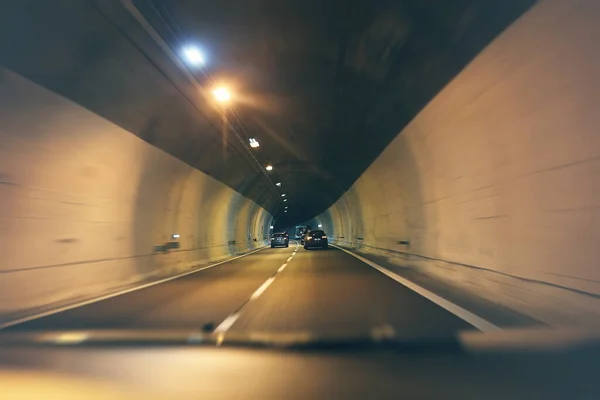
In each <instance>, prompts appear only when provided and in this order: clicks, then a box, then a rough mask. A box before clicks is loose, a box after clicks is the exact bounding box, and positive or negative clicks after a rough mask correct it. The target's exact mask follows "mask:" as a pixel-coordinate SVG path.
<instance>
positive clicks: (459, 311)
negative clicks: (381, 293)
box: [332, 245, 502, 332]
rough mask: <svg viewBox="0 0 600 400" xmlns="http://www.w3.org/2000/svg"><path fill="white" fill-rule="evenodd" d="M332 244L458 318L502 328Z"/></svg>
mask: <svg viewBox="0 0 600 400" xmlns="http://www.w3.org/2000/svg"><path fill="white" fill-rule="evenodd" d="M332 246H333V247H335V248H337V249H339V250H341V251H343V252H345V253H347V254H350V255H351V256H353V257H355V258H357V259H359V260H360V261H362V262H364V263H365V264H367V265H370V266H371V267H373V268H375V269H376V270H378V271H379V272H381V273H382V274H384V275H387V276H388V277H390V278H392V279H393V280H395V281H396V282H398V283H400V284H402V285H404V286H406V287H407V288H409V289H411V290H413V291H415V292H417V293H418V294H420V295H421V296H423V297H425V298H426V299H428V300H430V301H432V302H434V303H435V304H437V305H438V306H440V307H442V308H443V309H445V310H447V311H449V312H451V313H452V314H454V315H456V316H457V317H458V318H460V319H462V320H463V321H466V322H468V323H469V324H471V325H473V326H474V327H475V328H477V329H479V330H480V331H483V332H492V331H499V330H501V329H502V328H500V327H499V326H497V325H494V324H492V323H491V322H489V321H486V320H485V319H483V318H481V317H479V316H477V315H475V314H473V313H472V312H470V311H467V310H465V309H464V308H462V307H461V306H459V305H457V304H454V303H452V302H450V301H448V300H446V299H444V298H443V297H440V296H438V295H437V294H435V293H433V292H431V291H429V290H427V289H425V288H424V287H421V286H419V285H417V284H416V283H414V282H411V281H409V280H408V279H406V278H403V277H402V276H400V275H398V274H396V273H395V272H392V271H390V270H389V269H387V268H385V267H382V266H381V265H379V264H376V263H374V262H373V261H371V260H367V259H366V258H364V257H361V256H359V255H358V254H356V253H353V252H351V251H349V250H346V249H344V248H342V247H339V246H336V245H332Z"/></svg>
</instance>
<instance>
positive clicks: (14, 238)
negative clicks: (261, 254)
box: [0, 69, 271, 320]
mask: <svg viewBox="0 0 600 400" xmlns="http://www.w3.org/2000/svg"><path fill="white" fill-rule="evenodd" d="M0 121H1V122H0V205H1V206H0V254H2V257H1V258H0V320H2V319H7V318H10V317H14V316H18V315H23V314H27V313H29V312H33V311H35V310H38V309H42V308H45V307H51V306H53V305H57V304H65V303H68V302H71V301H74V300H77V299H83V298H92V297H95V296H98V295H100V294H105V293H108V292H111V291H114V290H116V289H119V288H123V287H128V286H131V285H134V284H137V283H140V282H144V281H148V280H151V279H156V278H160V277H166V276H170V275H173V274H176V273H180V272H183V271H187V270H190V269H191V268H193V267H194V266H195V265H198V264H202V263H207V262H210V261H213V260H217V259H223V258H225V257H228V256H230V255H234V254H238V253H239V252H242V251H246V250H249V249H252V248H256V247H259V246H261V245H264V240H263V237H264V226H265V225H266V224H267V222H265V221H267V220H270V218H271V217H270V215H269V214H268V213H267V212H266V211H265V210H263V209H262V208H260V207H258V206H257V205H256V204H255V203H253V202H252V201H250V200H248V199H247V198H245V197H243V196H241V195H240V194H239V193H237V192H235V191H233V190H232V189H230V188H228V187H227V186H225V185H223V184H222V183H220V182H218V181H216V180H214V179H213V178H211V177H209V176H207V175H205V174H203V173H202V172H199V171H198V170H195V169H193V168H191V167H190V166H188V165H186V164H184V163H183V162H180V161H179V160H177V159H175V158H174V157H172V156H170V155H168V154H166V153H165V152H163V151H161V150H158V149H157V148H155V147H153V146H151V145H149V144H147V143H146V142H144V141H142V140H141V139H139V138H138V137H136V136H134V135H132V134H130V133H129V132H127V131H125V130H123V129H121V128H119V127H118V126H116V125H114V124H112V123H110V122H109V121H107V120H105V119H103V118H101V117H99V116H97V115H95V114H93V113H91V112H89V111H87V110H86V109H84V108H82V107H80V106H78V105H76V104H74V103H73V102H71V101H69V100H67V99H65V98H63V97H61V96H59V95H57V94H55V93H52V92H50V91H48V90H46V89H43V88H42V87H40V86H38V85H36V84H34V83H32V82H30V81H28V80H26V79H24V78H22V77H20V76H18V75H16V74H14V73H12V72H11V71H9V70H6V69H2V70H0ZM174 234H178V235H180V237H179V239H178V240H179V242H180V244H181V247H180V248H179V249H172V250H170V251H168V252H157V251H156V250H155V246H159V245H162V244H164V243H166V242H169V241H171V240H174V239H172V235H174ZM250 235H252V239H253V238H257V241H256V242H254V241H253V240H249V237H250ZM233 241H235V242H233ZM232 243H235V244H234V245H231V244H232Z"/></svg>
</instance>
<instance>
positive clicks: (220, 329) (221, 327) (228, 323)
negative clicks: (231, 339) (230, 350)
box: [214, 312, 240, 333]
mask: <svg viewBox="0 0 600 400" xmlns="http://www.w3.org/2000/svg"><path fill="white" fill-rule="evenodd" d="M239 317H240V313H239V312H237V313H234V314H231V315H230V316H229V317H227V318H225V320H224V321H223V322H221V323H220V324H219V326H217V327H216V328H215V330H214V332H215V333H223V332H225V331H227V330H228V329H229V328H231V326H232V325H233V324H234V323H235V321H236V320H237V319H238V318H239Z"/></svg>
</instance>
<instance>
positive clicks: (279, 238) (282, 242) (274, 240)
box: [271, 233, 290, 248]
mask: <svg viewBox="0 0 600 400" xmlns="http://www.w3.org/2000/svg"><path fill="white" fill-rule="evenodd" d="M289 245H290V239H289V236H288V235H287V234H285V233H275V234H274V235H273V236H272V237H271V248H274V247H288V246H289Z"/></svg>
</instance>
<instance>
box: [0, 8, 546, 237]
mask: <svg viewBox="0 0 600 400" xmlns="http://www.w3.org/2000/svg"><path fill="white" fill-rule="evenodd" d="M50 3H51V4H50ZM533 3H534V1H533V0H527V1H524V0H453V1H438V0H404V1H374V0H331V1H324V0H316V1H315V0H219V1H214V0H210V1H208V0H136V1H134V4H135V6H136V7H137V8H138V9H139V10H140V12H141V13H142V15H143V16H144V18H145V19H146V20H147V21H148V22H150V24H151V25H152V27H153V29H155V30H156V31H157V32H158V33H159V34H160V36H161V37H162V39H163V40H164V41H165V42H166V43H167V44H168V45H169V47H171V48H172V49H179V48H181V46H182V45H184V44H186V43H188V42H189V41H193V42H195V43H199V44H200V45H201V46H202V48H203V49H205V51H206V53H207V59H208V65H207V71H208V72H209V73H210V74H211V75H212V76H213V77H216V78H217V79H225V80H226V81H227V82H233V83H234V86H235V87H236V89H237V92H238V93H239V95H240V96H241V97H243V98H244V101H243V102H241V101H240V102H238V103H237V104H236V105H235V112H236V113H237V115H238V116H239V118H240V121H242V123H243V127H244V129H245V132H247V134H248V135H249V136H253V137H256V138H257V139H258V140H259V142H260V144H261V147H260V152H254V155H255V156H256V157H257V159H258V161H260V163H261V164H264V163H266V162H270V163H272V164H273V166H274V171H273V172H272V173H270V174H269V175H270V177H271V179H272V181H273V182H276V181H280V182H282V184H283V186H282V188H281V190H282V191H283V192H285V193H286V194H287V198H288V199H289V200H288V202H287V203H286V205H288V206H289V210H290V211H289V213H288V214H283V213H282V212H281V211H282V209H281V206H282V205H283V203H282V202H281V199H280V198H279V196H278V194H277V193H276V191H275V190H274V188H273V187H270V183H268V181H267V179H266V178H265V176H264V173H263V171H259V170H258V168H257V164H256V162H253V160H252V159H251V156H250V155H249V152H248V149H247V148H246V147H245V146H243V145H241V144H240V142H236V140H234V138H233V136H234V135H233V134H232V133H231V132H228V134H227V137H226V139H223V137H222V132H219V130H220V128H221V126H222V125H220V124H219V121H220V117H219V116H218V115H216V114H215V112H214V110H213V111H210V110H209V109H208V108H207V107H206V106H203V105H200V106H198V105H194V104H192V103H193V102H192V101H189V98H191V97H194V95H193V94H191V93H192V90H193V88H191V87H189V86H190V84H189V83H187V84H186V83H185V80H183V79H180V78H179V80H178V79H176V78H173V77H174V76H177V74H178V72H177V71H176V69H177V68H176V67H175V63H174V62H173V61H172V60H170V59H168V57H166V56H165V54H164V51H162V50H161V49H160V48H159V47H158V46H157V45H156V43H155V41H153V40H152V39H150V38H149V36H148V34H147V32H146V31H144V30H143V29H141V28H140V26H139V23H138V22H137V21H136V20H135V19H133V18H132V17H131V15H130V14H128V13H127V12H126V10H125V8H124V7H123V4H122V3H121V2H120V1H118V0H90V1H89V2H80V1H79V2H77V1H62V0H59V1H53V2H36V1H23V2H14V3H12V4H11V6H10V7H8V8H4V10H3V11H5V12H3V13H2V14H3V15H4V16H3V17H2V16H0V23H2V27H1V28H0V36H1V37H2V38H0V43H1V45H2V50H3V52H2V53H3V63H5V64H7V65H8V67H9V68H12V69H13V70H15V71H16V72H19V73H21V74H23V75H25V76H27V77H29V78H30V79H32V80H34V81H36V82H38V83H40V84H42V85H44V86H46V87H49V88H50V89H52V90H55V91H57V92H59V93H62V94H64V95H66V96H67V97H69V98H71V99H73V100H75V101H77V102H79V103H80V104H82V105H83V106H85V107H87V108H89V109H91V110H93V111H94V112H97V113H98V114H100V115H103V116H105V117H107V118H109V119H111V120H112V121H113V122H115V123H117V124H119V125H121V126H123V127H124V128H126V129H128V130H130V131H131V132H134V133H136V134H137V135H138V136H140V137H141V138H143V139H144V140H146V141H148V142H149V143H151V144H153V145H156V146H158V147H160V148H162V149H163V150H165V151H167V152H168V153H170V154H173V155H174V156H176V157H178V158H179V159H181V160H183V161H185V162H187V163H188V164H190V165H193V166H195V167H197V168H198V169H200V170H202V171H204V172H206V173H208V174H209V175H211V176H213V177H215V178H217V179H219V180H221V181H223V182H224V183H226V184H227V185H229V186H231V187H232V188H234V189H236V190H237V191H239V192H240V193H242V194H244V195H246V196H248V197H250V198H252V199H253V200H255V201H256V202H257V203H259V204H260V205H262V206H264V207H266V208H267V209H268V210H270V211H271V212H273V213H274V214H275V216H276V218H277V219H278V224H277V225H278V226H287V225H291V224H294V223H296V222H300V221H303V220H306V219H308V218H310V217H312V216H314V215H316V214H318V213H320V212H322V211H323V210H325V209H326V208H327V207H328V206H330V205H331V204H332V203H333V202H334V201H335V200H337V199H338V198H339V196H340V195H342V194H343V193H344V191H345V190H347V189H348V188H349V187H350V186H351V185H352V183H353V182H354V181H355V180H356V179H357V178H358V177H359V176H360V175H361V173H362V172H363V171H364V170H365V169H366V168H367V167H368V166H369V164H370V163H371V162H372V161H373V160H374V159H375V158H376V157H377V156H378V155H379V154H380V152H381V151H382V150H383V149H384V148H385V146H386V145H387V144H388V143H389V142H390V141H391V140H392V139H393V138H394V136H395V135H396V134H397V133H398V132H400V131H401V130H402V128H403V127H404V126H405V125H406V124H407V123H408V122H409V121H410V120H411V119H412V118H413V117H414V116H415V115H416V114H417V113H418V111H419V110H421V109H422V108H423V106H424V105H425V104H426V103H427V102H428V101H429V100H430V99H431V98H432V97H433V96H434V95H435V94H436V93H437V92H438V91H439V90H440V89H441V88H442V87H443V86H444V85H445V84H446V83H447V82H448V81H449V80H450V79H451V78H452V77H453V76H454V75H456V74H457V73H458V72H459V71H460V70H461V69H462V68H463V67H464V66H465V65H466V64H467V63H468V62H469V61H470V60H471V59H472V58H473V57H474V56H475V55H476V54H477V53H478V52H479V51H480V50H481V49H482V48H483V47H484V46H485V45H486V44H488V43H489V42H490V41H491V40H492V39H493V38H494V37H495V36H496V35H497V34H498V33H500V32H501V31H502V30H503V29H504V28H506V26H508V25H509V24H510V23H511V22H512V21H514V20H515V19H516V18H517V17H518V16H519V15H521V14H522V13H523V12H524V11H525V10H526V9H527V8H529V7H530V6H531V5H532V4H533ZM36 46H37V47H39V49H37V50H36V51H33V49H34V48H35V47H36ZM24 48H25V49H27V48H29V49H30V52H28V53H27V54H24V53H26V52H23V51H22V50H23V49H24ZM179 75H181V74H179ZM197 78H198V79H199V80H203V79H204V80H206V78H205V77H203V76H200V75H198V77H197ZM186 96H187V98H186ZM238 129H240V127H239V126H238Z"/></svg>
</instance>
